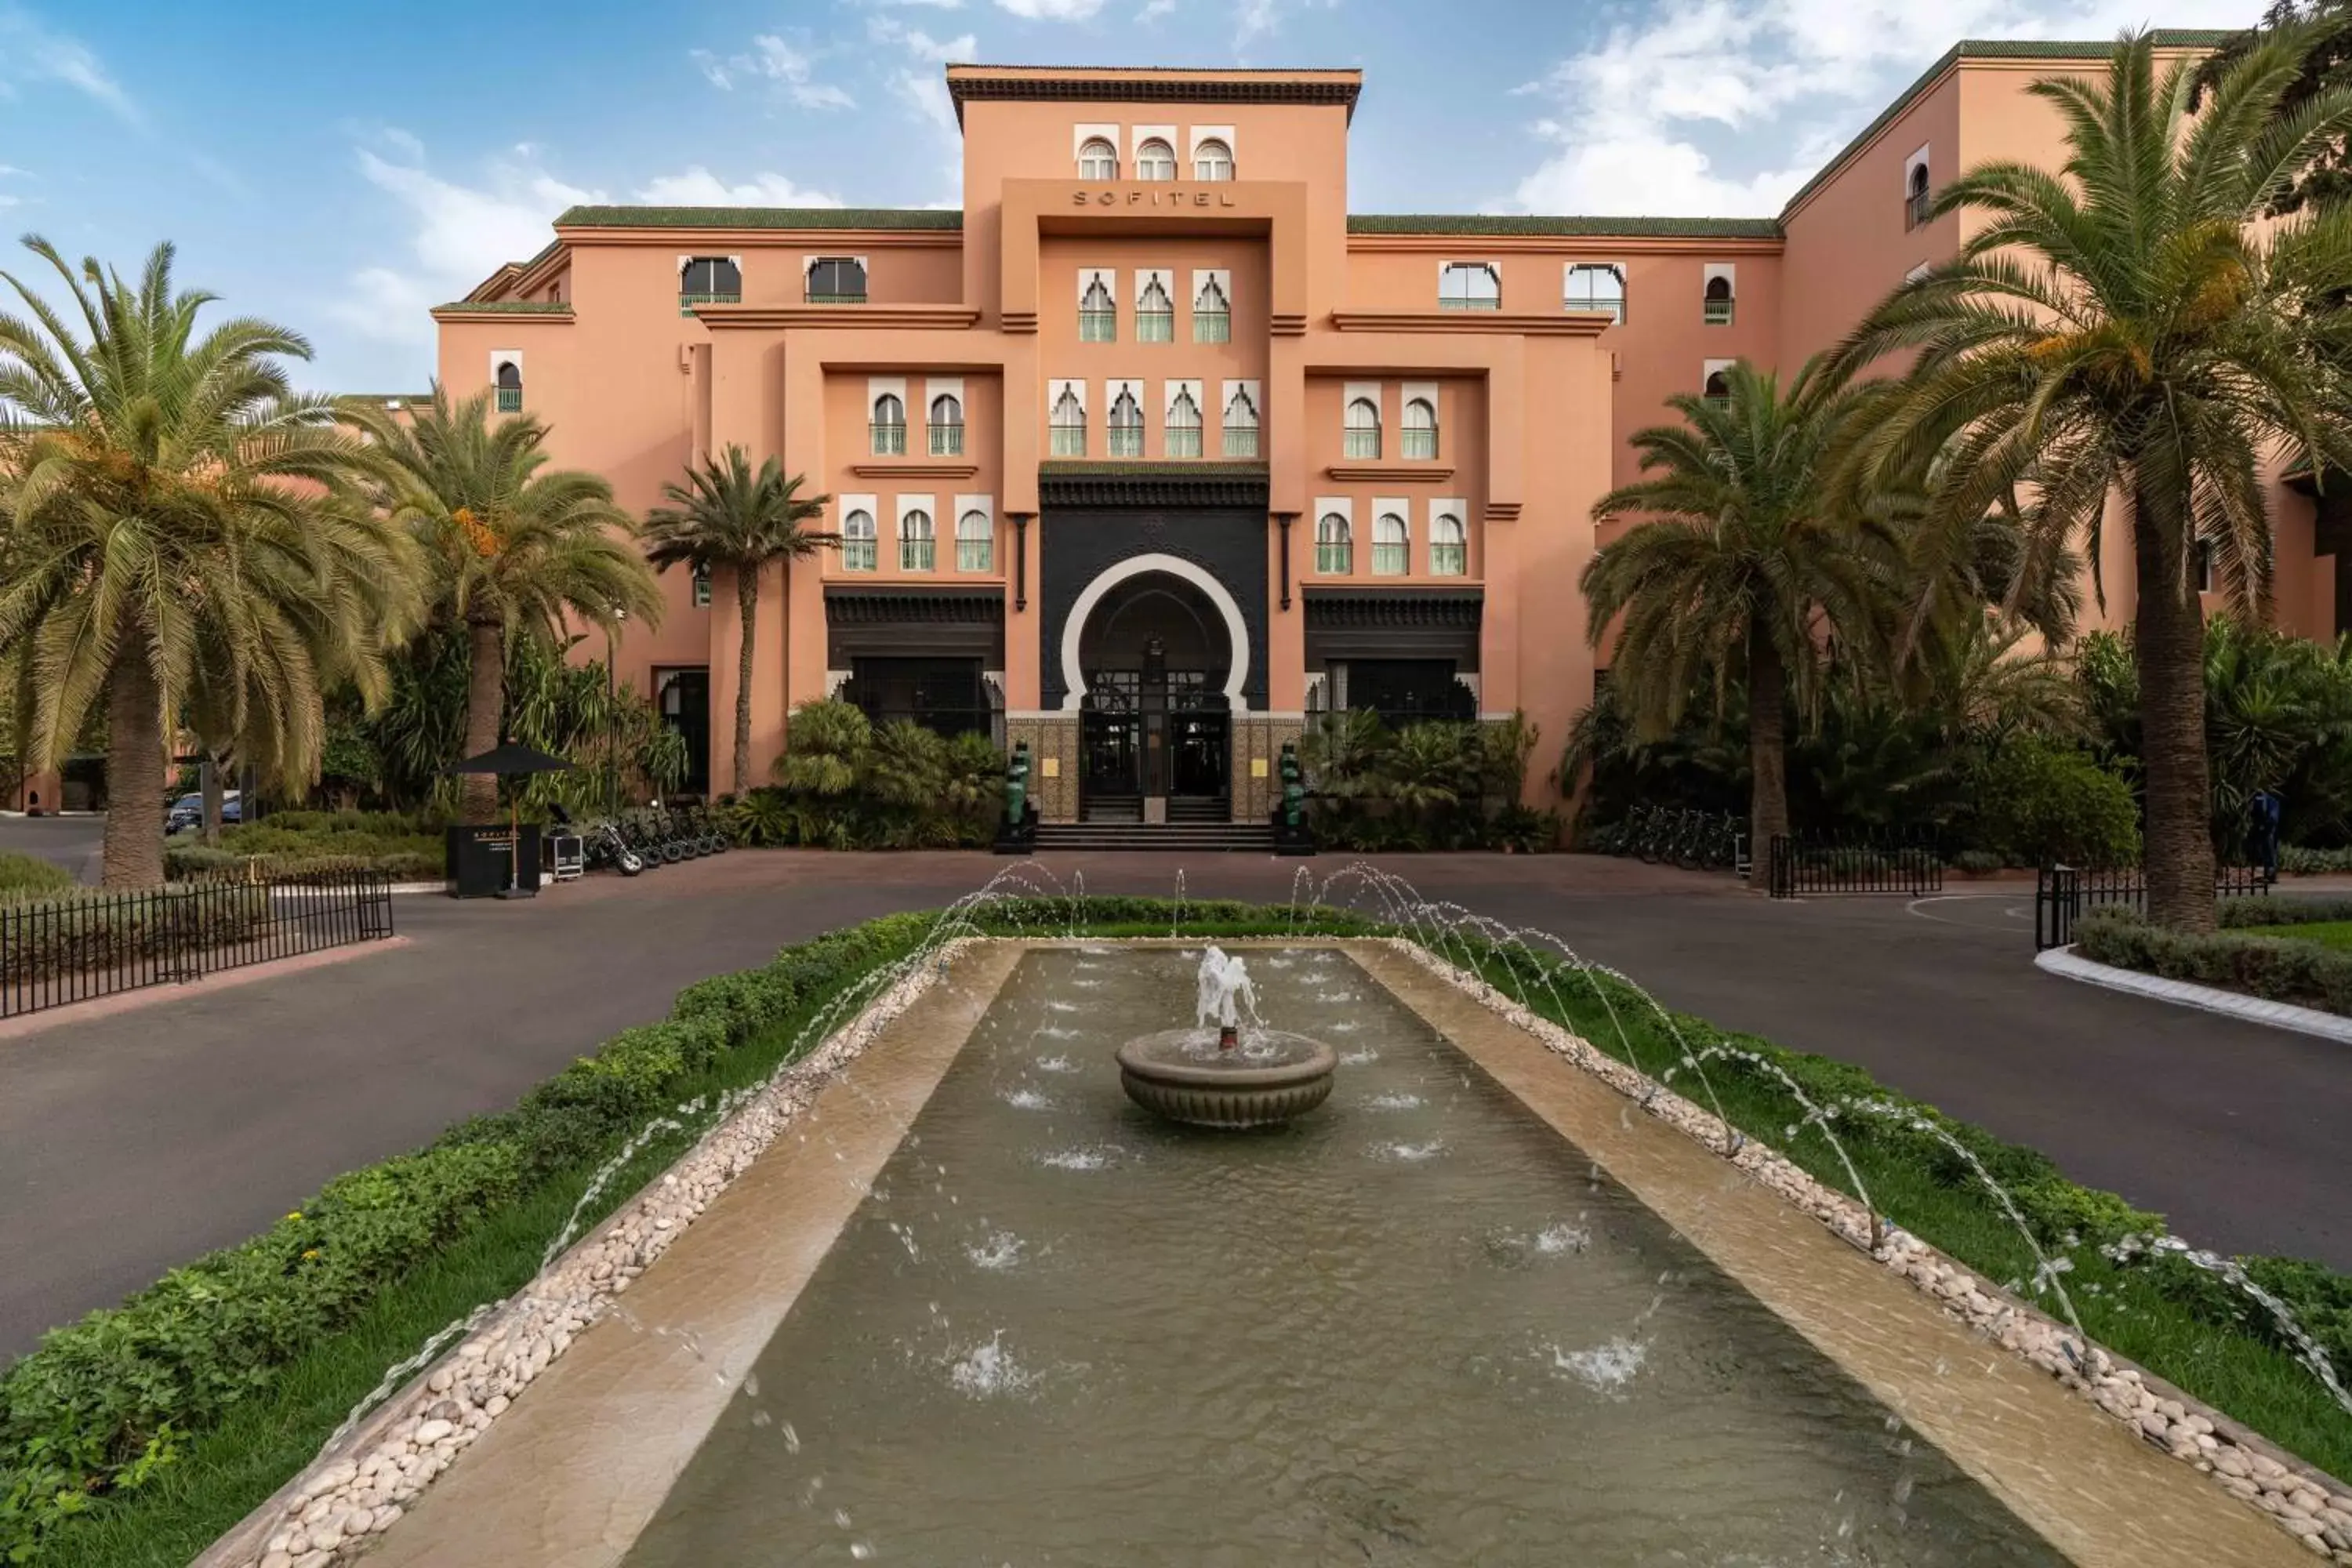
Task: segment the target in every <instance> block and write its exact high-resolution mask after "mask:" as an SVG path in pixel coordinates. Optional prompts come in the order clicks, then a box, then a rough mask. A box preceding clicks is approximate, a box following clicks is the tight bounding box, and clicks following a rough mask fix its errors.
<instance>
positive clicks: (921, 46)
mask: <svg viewBox="0 0 2352 1568" xmlns="http://www.w3.org/2000/svg"><path fill="white" fill-rule="evenodd" d="M1000 3H1002V0H1000ZM1094 3H1095V4H1096V5H1100V4H1101V3H1102V0H1094ZM866 35H867V36H868V37H871V38H872V39H873V40H874V41H875V42H876V43H877V44H887V45H891V46H894V47H898V48H900V49H903V50H905V51H906V53H907V54H908V56H909V57H910V58H913V59H914V61H915V62H916V63H915V65H913V66H911V67H908V66H900V67H898V68H897V69H895V70H893V71H891V72H890V78H889V80H890V90H891V91H892V92H893V93H895V94H897V95H898V99H899V100H900V101H901V102H903V103H905V104H906V105H907V106H908V108H909V109H911V110H914V112H915V113H916V114H917V115H918V116H919V117H920V118H921V119H923V120H925V121H929V123H930V125H931V126H932V128H933V129H935V130H937V131H940V132H943V133H944V134H946V135H948V136H950V137H954V136H956V135H957V134H958V131H959V128H958V126H957V124H956V114H955V101H954V100H952V99H950V97H949V96H948V84H947V80H946V79H945V78H944V77H942V76H941V75H940V70H939V68H940V66H943V65H946V64H947V63H948V62H950V60H968V59H971V58H973V57H975V56H977V55H978V54H979V53H980V40H979V38H977V37H974V36H973V35H972V34H970V33H959V34H958V35H956V36H955V37H952V38H935V37H931V36H930V34H929V33H927V32H924V31H923V30H922V29H921V28H919V27H909V26H906V25H905V24H903V23H901V22H900V21H898V18H896V17H894V16H876V17H873V18H871V19H870V20H868V21H867V23H866Z"/></svg>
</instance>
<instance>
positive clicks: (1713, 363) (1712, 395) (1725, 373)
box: [1698, 359, 1738, 403]
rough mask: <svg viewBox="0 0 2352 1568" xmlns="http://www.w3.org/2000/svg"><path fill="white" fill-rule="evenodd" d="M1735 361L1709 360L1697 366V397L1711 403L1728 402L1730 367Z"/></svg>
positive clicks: (1729, 394)
mask: <svg viewBox="0 0 2352 1568" xmlns="http://www.w3.org/2000/svg"><path fill="white" fill-rule="evenodd" d="M1736 363H1738V361H1736V360H1727V359H1711V360H1707V361H1705V362H1704V363H1701V364H1700V366H1699V372H1698V386H1699V395H1700V396H1702V397H1704V398H1706V399H1707V400H1708V401H1709V402H1712V403H1724V402H1728V401H1729V400H1730V397H1731V367H1732V366H1733V365H1734V364H1736Z"/></svg>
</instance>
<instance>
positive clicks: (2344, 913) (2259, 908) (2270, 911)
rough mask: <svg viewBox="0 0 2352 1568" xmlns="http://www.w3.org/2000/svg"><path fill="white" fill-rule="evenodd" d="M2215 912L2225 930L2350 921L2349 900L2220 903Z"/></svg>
mask: <svg viewBox="0 0 2352 1568" xmlns="http://www.w3.org/2000/svg"><path fill="white" fill-rule="evenodd" d="M2217 912H2218V913H2219V915H2220V917H2221V924H2222V925H2223V926H2225V927H2229V926H2299V925H2318V924H2321V923H2324V922H2326V921H2352V899H2347V898H2334V899H2223V900H2221V903H2220V904H2219V905H2218V906H2217Z"/></svg>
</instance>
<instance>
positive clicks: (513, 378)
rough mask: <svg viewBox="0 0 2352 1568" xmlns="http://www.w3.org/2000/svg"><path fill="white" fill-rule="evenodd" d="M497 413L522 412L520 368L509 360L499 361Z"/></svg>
mask: <svg viewBox="0 0 2352 1568" xmlns="http://www.w3.org/2000/svg"><path fill="white" fill-rule="evenodd" d="M521 412H522V366H520V365H519V364H517V363H515V362H514V361H512V360H510V359H502V360H500V361H499V413H501V414H520V413H521Z"/></svg>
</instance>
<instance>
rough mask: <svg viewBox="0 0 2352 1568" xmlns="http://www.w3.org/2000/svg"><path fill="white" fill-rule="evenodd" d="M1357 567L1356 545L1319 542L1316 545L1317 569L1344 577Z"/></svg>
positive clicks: (1326, 573) (1327, 573) (1329, 574)
mask: <svg viewBox="0 0 2352 1568" xmlns="http://www.w3.org/2000/svg"><path fill="white" fill-rule="evenodd" d="M1355 569H1356V547H1355V546H1354V545H1352V544H1318V545H1317V546H1316V547H1315V570H1316V571H1318V572H1320V573H1323V574H1325V575H1327V576H1334V577H1344V576H1346V575H1348V574H1349V573H1351V572H1353V571H1354V570H1355Z"/></svg>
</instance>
